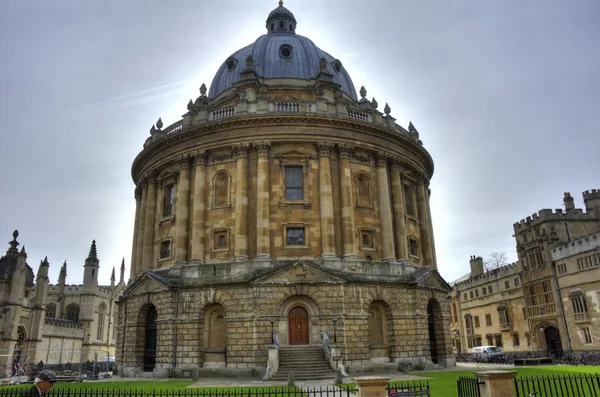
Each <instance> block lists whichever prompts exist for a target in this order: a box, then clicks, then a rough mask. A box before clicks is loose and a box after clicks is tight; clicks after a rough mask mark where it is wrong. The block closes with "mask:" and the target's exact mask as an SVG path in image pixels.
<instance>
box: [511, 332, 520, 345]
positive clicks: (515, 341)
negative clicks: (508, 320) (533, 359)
mask: <svg viewBox="0 0 600 397" xmlns="http://www.w3.org/2000/svg"><path fill="white" fill-rule="evenodd" d="M512 340H513V346H519V343H520V342H519V334H518V333H517V332H515V333H514V334H512Z"/></svg>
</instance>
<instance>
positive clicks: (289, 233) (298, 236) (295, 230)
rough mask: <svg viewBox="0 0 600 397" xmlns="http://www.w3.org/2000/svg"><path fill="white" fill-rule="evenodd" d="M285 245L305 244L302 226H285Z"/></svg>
mask: <svg viewBox="0 0 600 397" xmlns="http://www.w3.org/2000/svg"><path fill="white" fill-rule="evenodd" d="M285 239H286V245H287V246H291V245H306V240H305V239H304V228H303V227H288V228H286V236H285Z"/></svg>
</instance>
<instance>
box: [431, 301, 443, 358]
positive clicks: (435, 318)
mask: <svg viewBox="0 0 600 397" xmlns="http://www.w3.org/2000/svg"><path fill="white" fill-rule="evenodd" d="M427 330H428V331H429V354H430V355H431V362H432V363H434V364H438V363H440V361H441V359H444V358H446V350H445V346H444V343H445V342H444V323H443V318H442V309H441V307H440V304H439V302H438V301H437V300H435V299H430V300H429V302H428V303H427Z"/></svg>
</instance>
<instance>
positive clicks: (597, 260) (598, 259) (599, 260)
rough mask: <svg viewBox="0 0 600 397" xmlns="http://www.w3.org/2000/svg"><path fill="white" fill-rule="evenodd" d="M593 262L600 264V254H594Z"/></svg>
mask: <svg viewBox="0 0 600 397" xmlns="http://www.w3.org/2000/svg"><path fill="white" fill-rule="evenodd" d="M594 263H595V265H596V266H600V254H594Z"/></svg>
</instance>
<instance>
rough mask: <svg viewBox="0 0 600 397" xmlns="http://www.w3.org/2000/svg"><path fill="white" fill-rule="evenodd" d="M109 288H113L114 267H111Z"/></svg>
mask: <svg viewBox="0 0 600 397" xmlns="http://www.w3.org/2000/svg"><path fill="white" fill-rule="evenodd" d="M110 286H111V287H114V286H115V267H114V266H113V269H112V273H111V275H110Z"/></svg>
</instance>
